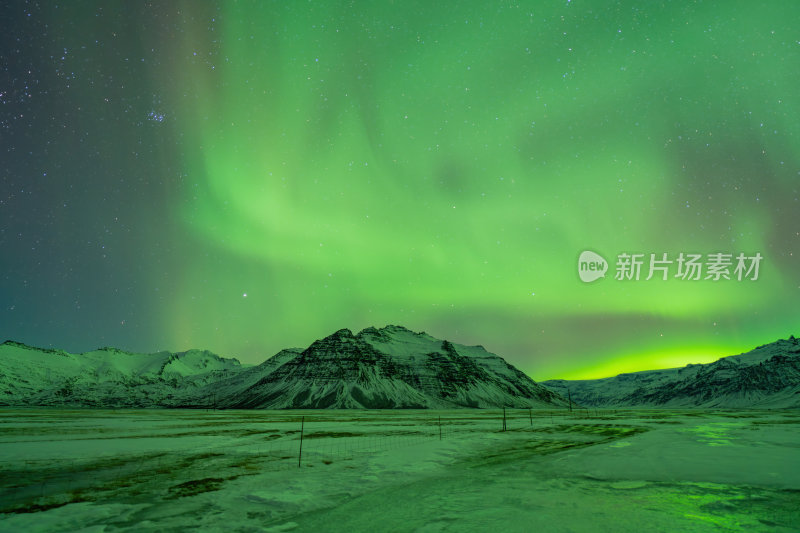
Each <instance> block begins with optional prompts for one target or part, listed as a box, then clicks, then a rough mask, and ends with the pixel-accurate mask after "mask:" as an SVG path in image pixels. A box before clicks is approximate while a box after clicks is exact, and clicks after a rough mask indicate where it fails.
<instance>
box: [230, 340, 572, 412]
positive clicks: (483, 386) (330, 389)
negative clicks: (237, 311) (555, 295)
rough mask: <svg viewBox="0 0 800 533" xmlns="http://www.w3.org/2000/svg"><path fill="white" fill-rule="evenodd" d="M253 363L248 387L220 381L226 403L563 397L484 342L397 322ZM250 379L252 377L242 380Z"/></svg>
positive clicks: (335, 404)
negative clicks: (464, 342)
mask: <svg viewBox="0 0 800 533" xmlns="http://www.w3.org/2000/svg"><path fill="white" fill-rule="evenodd" d="M275 357H280V358H281V360H280V361H278V362H276V363H275V364H273V365H271V366H268V367H267V366H265V365H268V364H269V363H271V361H272V359H274V358H272V359H268V360H267V361H266V362H265V363H264V364H263V365H260V367H257V368H256V369H252V370H251V371H249V372H250V374H251V375H252V376H253V377H255V376H260V379H258V380H257V381H256V382H255V383H253V384H252V385H249V386H247V387H237V386H235V385H234V384H233V382H234V381H236V380H237V379H238V380H240V379H241V377H238V376H237V377H234V378H231V379H228V380H223V381H221V382H220V383H219V384H218V386H219V387H218V390H219V395H218V402H219V405H220V406H223V407H230V408H261V409H281V408H341V409H346V408H369V409H386V408H453V407H502V406H507V407H517V408H528V407H552V406H564V405H565V404H566V402H565V400H564V399H563V398H561V397H560V396H558V395H557V394H555V393H553V392H551V391H550V390H548V389H545V388H544V387H542V386H540V385H538V384H536V383H535V382H534V381H533V380H532V379H530V378H529V377H528V376H526V375H525V374H523V373H522V372H520V371H519V370H517V369H516V368H514V367H513V366H511V365H510V364H508V363H507V362H506V361H505V360H503V359H502V358H500V357H498V356H497V355H494V354H492V353H489V352H487V351H486V350H485V349H484V348H483V347H481V346H464V345H461V344H455V343H451V342H449V341H446V340H444V341H443V340H439V339H436V338H434V337H431V336H430V335H427V334H426V333H414V332H412V331H410V330H408V329H406V328H404V327H401V326H386V327H385V328H382V329H375V328H366V329H364V330H363V331H361V332H360V333H358V334H356V335H354V334H353V333H352V332H351V331H350V330H349V329H342V330H339V331H337V332H336V333H334V334H333V335H330V336H328V337H326V338H324V339H321V340H318V341H316V342H314V343H313V344H311V346H309V347H308V348H306V349H305V350H303V351H292V352H289V351H286V350H285V351H284V352H281V353H279V354H278V355H277V356H275ZM246 382H247V383H249V382H250V380H247V381H246Z"/></svg>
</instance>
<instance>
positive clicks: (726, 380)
mask: <svg viewBox="0 0 800 533" xmlns="http://www.w3.org/2000/svg"><path fill="white" fill-rule="evenodd" d="M541 384H542V385H544V386H546V387H548V388H550V389H551V390H553V391H554V392H558V393H559V394H561V395H563V396H567V395H568V394H569V396H571V398H572V401H573V402H577V403H579V404H581V405H584V406H592V407H672V408H682V407H708V408H712V407H722V408H737V407H757V408H800V341H798V339H796V338H795V337H794V336H791V337H789V338H788V339H781V340H778V341H776V342H773V343H771V344H765V345H763V346H759V347H758V348H755V349H754V350H752V351H749V352H747V353H743V354H739V355H732V356H729V357H723V358H721V359H719V360H717V361H715V362H713V363H709V364H704V365H686V366H685V367H683V368H670V369H666V370H647V371H644V372H634V373H630V374H620V375H618V376H615V377H610V378H605V379H590V380H574V381H567V380H561V379H557V380H550V381H543V382H542V383H541Z"/></svg>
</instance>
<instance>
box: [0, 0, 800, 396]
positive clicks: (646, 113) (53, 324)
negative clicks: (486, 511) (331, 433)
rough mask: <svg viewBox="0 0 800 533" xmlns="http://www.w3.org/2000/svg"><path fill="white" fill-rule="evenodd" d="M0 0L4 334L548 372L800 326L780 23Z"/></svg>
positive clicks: (252, 359) (520, 11)
mask: <svg viewBox="0 0 800 533" xmlns="http://www.w3.org/2000/svg"><path fill="white" fill-rule="evenodd" d="M73 4H76V5H73ZM0 9H2V11H3V16H2V22H0V26H1V27H2V32H0V33H1V34H2V37H0V39H2V43H3V48H2V49H3V50H4V53H3V56H4V58H3V59H2V61H3V64H2V67H3V76H2V78H3V81H1V82H0V139H2V151H1V152H0V153H2V154H3V157H2V162H0V172H2V174H0V176H2V184H1V185H0V187H2V189H1V191H0V192H1V193H2V194H0V249H2V250H3V253H2V256H1V257H0V266H1V267H2V269H1V270H0V273H2V277H0V296H1V297H2V301H0V336H2V337H5V338H11V339H15V340H19V341H22V342H26V343H28V344H33V345H37V346H43V347H48V346H55V347H59V348H64V349H67V350H70V351H83V350H89V349H92V348H95V347H97V346H102V345H113V346H117V347H120V348H123V349H129V350H136V351H156V350H160V349H169V350H185V349H189V348H192V347H198V348H206V349H210V350H212V351H215V352H217V353H219V354H221V355H224V356H229V357H238V358H239V359H240V360H242V361H243V362H248V363H258V362H261V361H263V360H264V359H265V358H266V357H268V356H270V355H272V354H274V353H275V352H277V351H278V350H280V349H282V348H285V347H290V346H302V347H304V346H307V345H308V344H309V343H310V342H312V341H313V340H315V339H317V338H321V337H323V336H325V335H328V334H330V333H332V332H333V331H335V330H337V329H340V328H344V327H347V328H350V329H352V330H359V329H362V328H364V327H367V326H378V327H380V326H383V325H385V324H401V325H404V326H406V327H408V328H410V329H412V330H415V331H426V332H428V333H430V334H431V335H433V336H435V337H439V338H447V339H449V340H452V341H454V342H458V343H462V344H482V345H484V346H485V347H486V348H487V349H488V350H490V351H492V352H495V353H497V354H498V355H501V356H503V357H505V358H506V359H507V360H508V361H509V362H511V363H512V364H514V365H515V366H517V367H519V368H520V369H522V370H523V371H525V372H527V373H528V374H529V375H531V377H533V378H534V379H536V380H543V379H550V378H577V377H600V376H605V375H611V374H615V373H618V372H620V371H631V370H644V369H649V368H656V367H666V366H676V365H684V364H686V363H690V362H708V361H712V360H715V359H717V358H718V357H719V356H723V355H730V354H733V353H738V352H741V351H744V350H748V349H750V348H752V347H755V346H756V345H759V344H763V343H766V342H771V341H773V340H775V339H777V338H780V337H787V336H789V335H790V334H797V333H798V331H800V330H798V327H797V326H798V320H797V319H798V316H799V314H798V311H797V303H796V302H797V301H798V296H800V263H799V262H798V259H800V257H798V254H800V246H798V245H799V244H800V200H798V197H799V194H798V189H799V188H800V187H799V184H800V157H798V154H800V120H798V118H799V117H800V105H799V104H800V101H799V100H798V96H797V81H796V77H797V74H796V73H797V72H798V71H800V29H798V27H797V26H798V25H797V20H798V19H799V18H800V5H795V4H794V3H791V2H765V3H757V2H726V1H721V0H720V1H712V2H677V1H676V2H663V3H650V2H625V1H619V2H584V1H580V0H572V1H566V0H562V1H558V2H520V3H512V2H460V3H433V4H431V3H427V2H382V1H381V2H233V1H230V2H218V3H215V4H212V3H200V2H183V3H178V2H118V3H105V2H103V3H101V2H97V3H91V2H82V3H67V4H66V5H56V4H53V3H41V4H40V3H36V2H10V3H5V4H4V6H3V7H2V8H0ZM584 250H593V251H596V252H598V253H600V254H601V255H603V256H604V257H605V258H606V259H608V260H609V263H610V264H611V269H612V270H613V262H614V259H615V258H616V256H617V255H618V254H620V253H643V254H646V255H648V256H649V254H651V253H655V254H657V255H659V256H660V254H662V253H668V254H669V255H670V257H674V256H677V255H678V254H679V253H681V252H685V253H698V254H703V255H706V254H712V253H720V252H722V253H731V254H733V255H734V256H735V255H736V254H738V253H745V254H747V255H753V254H756V253H760V254H761V255H762V256H763V261H762V263H761V268H760V275H759V279H758V280H756V281H751V280H742V281H737V280H733V279H732V280H720V281H711V280H699V281H693V282H689V281H684V280H680V279H675V278H674V276H670V279H667V280H666V281H663V280H661V279H660V278H658V277H657V278H656V279H651V280H648V281H645V280H643V279H642V280H639V281H631V280H628V281H620V280H615V279H614V278H613V275H610V276H607V277H606V278H605V279H601V280H598V281H596V282H593V283H590V284H588V283H582V282H581V281H580V279H579V278H578V273H577V260H578V256H579V255H580V253H581V252H582V251H584ZM0 340H2V339H0Z"/></svg>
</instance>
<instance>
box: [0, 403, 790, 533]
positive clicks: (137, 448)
mask: <svg viewBox="0 0 800 533" xmlns="http://www.w3.org/2000/svg"><path fill="white" fill-rule="evenodd" d="M502 416H503V415H502V411H500V410H454V411H190V410H125V411H110V410H63V409H2V410H0V513H2V514H0V531H20V532H23V531H24V532H33V531H47V532H53V531H86V532H90V531H91V532H94V531H97V532H99V531H126V530H128V531H154V532H155V531H158V532H161V531H188V530H199V531H225V532H239V531H241V532H259V531H315V532H321V531H347V532H353V531H355V532H359V531H365V532H372V531H422V532H435V531H459V532H463V531H498V532H499V531H503V532H506V531H548V532H551V531H553V532H557V531H576V532H580V531H636V532H641V531H740V530H741V531H770V532H775V531H778V532H780V531H800V412H798V411H691V410H681V411H675V410H671V411H665V410H648V411H643V410H638V411H633V410H631V411H607V410H604V411H597V412H595V411H588V412H587V411H581V412H577V411H576V412H574V413H571V414H570V413H568V412H566V411H563V410H562V411H533V412H532V413H531V412H528V411H523V410H514V411H510V410H509V411H508V412H507V417H508V419H507V421H506V427H507V431H502V429H503V420H502ZM302 418H304V422H303V444H302V459H300V466H298V454H299V452H300V430H301V419H302ZM439 419H441V424H440V423H439ZM440 431H441V438H440Z"/></svg>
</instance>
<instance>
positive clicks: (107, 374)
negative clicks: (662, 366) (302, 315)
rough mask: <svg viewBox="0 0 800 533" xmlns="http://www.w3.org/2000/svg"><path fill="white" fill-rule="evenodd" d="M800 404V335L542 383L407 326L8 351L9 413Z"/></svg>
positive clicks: (1, 355) (1, 361) (476, 349)
mask: <svg viewBox="0 0 800 533" xmlns="http://www.w3.org/2000/svg"><path fill="white" fill-rule="evenodd" d="M568 395H569V396H571V399H572V402H573V403H574V404H575V405H579V406H587V407H588V406H591V407H672V408H683V407H709V408H713V407H722V408H736V407H761V408H784V407H800V341H798V339H796V338H795V337H793V336H792V337H789V339H781V340H778V341H776V342H773V343H771V344H767V345H764V346H759V347H758V348H756V349H754V350H752V351H750V352H747V353H744V354H739V355H734V356H730V357H723V358H721V359H719V360H717V361H716V362H714V363H710V364H704V365H700V364H697V365H687V366H685V367H683V368H672V369H667V370H648V371H644V372H635V373H630V374H620V375H618V376H615V377H611V378H605V379H594V380H577V381H566V380H551V381H545V382H542V383H541V384H537V383H536V382H534V381H533V380H532V379H531V378H529V377H528V376H526V375H525V374H523V373H522V372H520V371H519V370H518V369H516V368H514V367H513V366H512V365H510V364H509V363H507V362H506V361H505V360H504V359H502V358H501V357H498V356H497V355H494V354H492V353H489V352H487V351H486V350H485V349H484V348H483V347H481V346H464V345H461V344H456V343H452V342H449V341H446V340H440V339H436V338H434V337H431V336H430V335H427V334H426V333H415V332H413V331H410V330H408V329H406V328H404V327H401V326H386V327H385V328H381V329H376V328H366V329H364V330H363V331H361V332H359V333H358V334H353V332H351V331H350V330H348V329H342V330H339V331H337V332H336V333H334V334H332V335H330V336H328V337H326V338H324V339H321V340H318V341H316V342H314V343H312V344H311V346H309V347H308V348H306V349H300V348H290V349H286V350H282V351H280V352H278V353H277V354H276V355H274V356H272V357H270V358H269V359H267V360H266V361H264V362H263V363H261V364H260V365H255V366H252V365H242V364H240V363H239V361H237V360H236V359H228V358H223V357H220V356H218V355H216V354H213V353H211V352H208V351H203V350H189V351H187V352H179V353H171V352H158V353H152V354H138V353H130V352H125V351H121V350H117V349H114V348H100V349H98V350H94V351H91V352H85V353H81V354H71V353H67V352H64V351H61V350H48V349H40V348H33V347H30V346H26V345H25V344H21V343H18V342H14V341H6V342H5V343H3V344H2V345H0V405H7V406H83V407H105V408H115V407H194V408H205V407H217V408H229V409H286V408H294V409H307V408H340V409H348V408H368V409H384V408H436V409H439V408H457V407H476V408H489V407H514V408H565V407H567V406H568V403H567V400H566V398H567V396H568Z"/></svg>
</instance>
